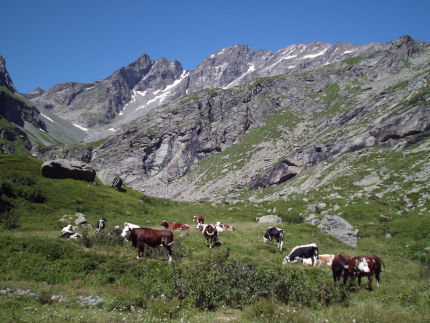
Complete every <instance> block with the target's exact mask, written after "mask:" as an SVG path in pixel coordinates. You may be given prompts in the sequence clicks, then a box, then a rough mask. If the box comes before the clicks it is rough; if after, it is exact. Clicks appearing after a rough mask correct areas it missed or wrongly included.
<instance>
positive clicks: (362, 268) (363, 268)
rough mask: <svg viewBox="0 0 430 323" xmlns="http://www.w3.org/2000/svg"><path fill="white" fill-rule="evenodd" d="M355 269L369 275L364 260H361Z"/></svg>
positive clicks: (367, 266) (368, 269)
mask: <svg viewBox="0 0 430 323" xmlns="http://www.w3.org/2000/svg"><path fill="white" fill-rule="evenodd" d="M357 269H358V270H359V271H361V272H362V273H366V274H368V273H370V268H369V265H368V263H367V260H366V258H361V260H360V262H359V263H358V265H357Z"/></svg>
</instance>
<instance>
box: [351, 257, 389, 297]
mask: <svg viewBox="0 0 430 323" xmlns="http://www.w3.org/2000/svg"><path fill="white" fill-rule="evenodd" d="M381 265H384V267H385V264H384V263H383V262H382V260H381V259H380V258H379V257H378V256H357V257H354V258H351V259H350V260H349V261H348V271H347V277H345V279H344V282H345V283H346V280H347V278H349V279H350V280H354V279H355V277H358V286H360V285H361V277H363V276H365V277H367V279H368V281H369V285H368V288H369V289H372V276H373V275H375V277H376V284H377V286H378V287H379V275H380V274H381V272H382V266H381Z"/></svg>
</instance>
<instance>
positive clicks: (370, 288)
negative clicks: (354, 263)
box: [367, 274, 373, 290]
mask: <svg viewBox="0 0 430 323" xmlns="http://www.w3.org/2000/svg"><path fill="white" fill-rule="evenodd" d="M367 279H368V280H369V286H368V289H369V290H372V289H373V288H372V275H371V274H370V275H369V276H367Z"/></svg>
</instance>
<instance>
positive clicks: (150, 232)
mask: <svg viewBox="0 0 430 323" xmlns="http://www.w3.org/2000/svg"><path fill="white" fill-rule="evenodd" d="M125 237H127V239H128V240H131V242H132V243H133V247H135V248H137V257H136V258H137V259H139V258H140V257H143V252H144V251H145V244H147V245H148V246H150V247H153V248H154V247H164V248H165V249H166V250H167V253H168V254H169V262H171V261H172V249H171V248H170V246H171V245H172V243H173V233H172V231H170V230H155V229H150V228H135V229H130V228H129V227H128V226H124V230H123V231H122V233H121V238H125Z"/></svg>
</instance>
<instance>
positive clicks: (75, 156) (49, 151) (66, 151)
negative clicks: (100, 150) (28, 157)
mask: <svg viewBox="0 0 430 323" xmlns="http://www.w3.org/2000/svg"><path fill="white" fill-rule="evenodd" d="M35 153H36V154H37V155H39V156H43V159H44V160H54V159H67V160H77V161H81V162H84V163H89V162H90V161H91V159H92V158H93V148H91V147H89V146H87V145H85V144H75V145H63V146H60V147H52V146H48V147H38V149H37V151H36V152H35Z"/></svg>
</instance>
